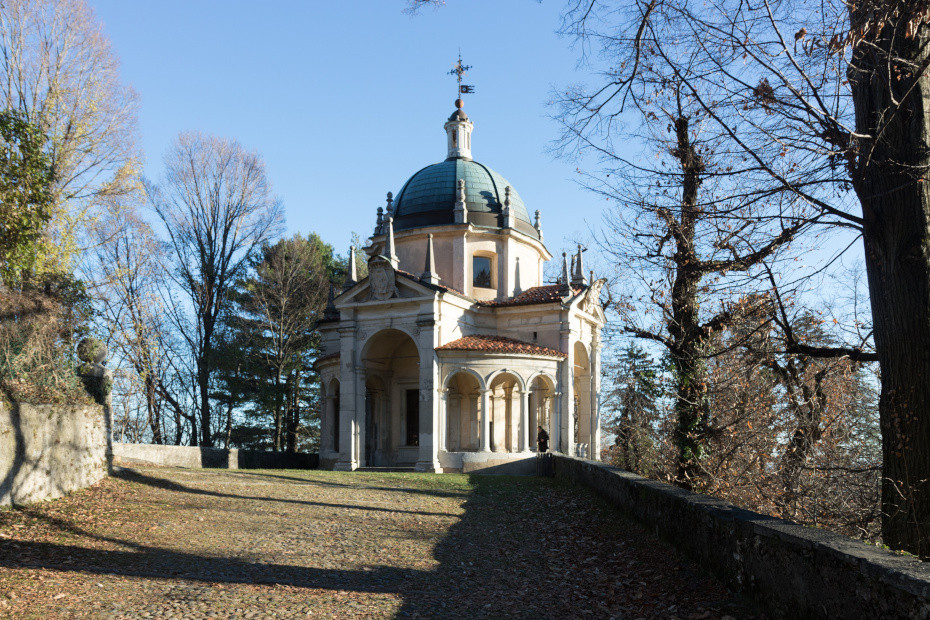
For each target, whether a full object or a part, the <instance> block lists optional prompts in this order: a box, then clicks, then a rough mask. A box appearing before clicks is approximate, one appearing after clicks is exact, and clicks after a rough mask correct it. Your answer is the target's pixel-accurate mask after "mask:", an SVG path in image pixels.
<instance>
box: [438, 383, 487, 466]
mask: <svg viewBox="0 0 930 620" xmlns="http://www.w3.org/2000/svg"><path fill="white" fill-rule="evenodd" d="M445 409H446V446H445V447H446V450H447V451H449V452H474V451H477V450H478V449H479V446H480V444H479V432H480V426H481V413H480V411H481V385H480V384H479V383H478V379H477V378H476V377H475V376H474V375H472V374H471V373H468V372H457V373H455V374H454V375H452V376H451V377H449V379H448V381H447V382H446V407H445Z"/></svg>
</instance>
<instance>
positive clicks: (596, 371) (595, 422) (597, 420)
mask: <svg viewBox="0 0 930 620" xmlns="http://www.w3.org/2000/svg"><path fill="white" fill-rule="evenodd" d="M595 329H596V328H595ZM600 392H601V339H600V337H599V336H598V334H597V333H596V332H595V336H594V339H593V341H592V343H591V445H590V447H589V448H588V458H589V459H591V460H594V461H599V460H601V411H600V402H599V401H600Z"/></svg>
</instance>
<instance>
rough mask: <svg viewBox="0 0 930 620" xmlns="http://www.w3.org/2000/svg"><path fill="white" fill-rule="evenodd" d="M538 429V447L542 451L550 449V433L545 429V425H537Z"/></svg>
mask: <svg viewBox="0 0 930 620" xmlns="http://www.w3.org/2000/svg"><path fill="white" fill-rule="evenodd" d="M536 430H537V431H538V432H537V433H536V447H537V449H538V451H539V452H540V453H542V452H545V451H546V450H548V449H549V433H547V432H546V431H544V430H543V427H541V426H537V427H536Z"/></svg>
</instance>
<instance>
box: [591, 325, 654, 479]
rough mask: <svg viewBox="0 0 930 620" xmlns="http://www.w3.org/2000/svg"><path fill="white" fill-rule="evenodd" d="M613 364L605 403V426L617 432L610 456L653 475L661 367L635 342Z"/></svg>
mask: <svg viewBox="0 0 930 620" xmlns="http://www.w3.org/2000/svg"><path fill="white" fill-rule="evenodd" d="M611 366H613V367H612V368H610V369H608V376H610V375H612V378H613V389H611V390H610V391H609V392H608V393H607V395H606V398H605V400H604V403H603V413H604V419H605V425H604V427H605V429H606V430H607V431H608V432H612V433H614V435H615V440H614V445H613V447H612V448H611V449H610V455H611V456H610V459H611V461H612V463H613V464H614V465H617V466H618V467H623V468H624V469H628V470H630V471H632V472H636V473H638V474H642V475H651V474H653V473H654V470H655V468H656V465H657V461H658V450H657V442H656V423H657V421H658V418H659V414H660V403H661V399H662V396H663V390H662V385H661V381H660V373H659V369H658V367H657V365H656V363H655V361H654V360H653V359H652V357H651V356H650V355H649V354H648V353H646V352H645V351H644V350H643V349H642V348H641V347H639V346H638V345H637V344H635V343H630V344H629V345H628V346H627V348H626V349H625V350H624V351H623V352H622V353H621V354H620V356H619V358H618V359H617V360H616V362H615V363H613V364H611Z"/></svg>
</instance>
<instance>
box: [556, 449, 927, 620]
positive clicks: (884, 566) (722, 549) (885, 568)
mask: <svg viewBox="0 0 930 620" xmlns="http://www.w3.org/2000/svg"><path fill="white" fill-rule="evenodd" d="M553 460H554V468H555V475H556V476H557V477H559V478H562V479H565V480H569V481H571V482H574V483H576V484H582V485H584V486H587V487H590V488H592V489H594V490H595V491H596V492H597V493H598V494H600V495H602V496H603V497H605V498H606V499H608V500H609V501H610V502H611V503H613V504H614V505H616V506H617V507H619V508H620V509H621V510H623V511H624V512H626V513H628V514H630V515H631V516H633V517H634V518H636V519H637V520H638V521H640V522H642V523H644V524H646V525H647V526H648V527H653V528H655V531H656V533H657V534H659V535H660V536H661V537H663V538H665V539H666V540H668V541H670V542H671V543H672V544H673V545H675V546H676V547H678V548H679V549H681V550H682V551H683V552H685V553H686V554H688V555H690V556H691V557H692V558H694V559H695V560H697V561H698V562H699V563H700V564H701V565H703V566H705V567H707V568H708V569H710V570H711V571H713V572H714V573H716V574H717V575H718V576H719V577H720V578H722V579H723V580H724V581H726V582H727V583H728V584H729V585H730V587H732V588H734V589H736V590H739V591H742V592H745V593H746V594H748V595H749V596H750V597H752V598H753V599H755V600H757V601H759V602H760V603H762V604H764V605H766V606H767V607H769V608H770V609H771V610H772V611H774V612H775V613H776V614H777V615H778V616H781V617H788V618H930V563H925V562H921V561H920V560H917V559H915V558H913V557H909V556H903V555H898V554H895V553H891V552H889V551H885V550H883V549H879V548H876V547H873V546H870V545H867V544H864V543H862V542H859V541H856V540H853V539H852V538H848V537H846V536H842V535H840V534H835V533H832V532H827V531H825V530H818V529H813V528H807V527H803V526H800V525H796V524H793V523H789V522H788V521H783V520H781V519H776V518H774V517H769V516H765V515H761V514H757V513H754V512H750V511H748V510H742V509H740V508H737V507H736V506H733V505H732V504H728V503H727V502H724V501H722V500H718V499H714V498H712V497H708V496H705V495H697V494H694V493H689V492H688V491H685V490H683V489H680V488H678V487H674V486H672V485H669V484H664V483H662V482H657V481H654V480H648V479H646V478H642V477H640V476H637V475H635V474H631V473H629V472H626V471H623V470H621V469H618V468H615V467H610V466H607V465H603V464H601V463H596V462H593V461H584V460H581V459H574V458H571V457H567V456H561V455H556V456H555V457H554V459H553Z"/></svg>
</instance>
